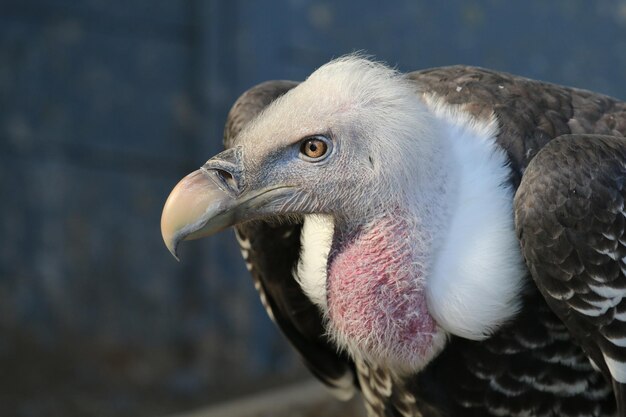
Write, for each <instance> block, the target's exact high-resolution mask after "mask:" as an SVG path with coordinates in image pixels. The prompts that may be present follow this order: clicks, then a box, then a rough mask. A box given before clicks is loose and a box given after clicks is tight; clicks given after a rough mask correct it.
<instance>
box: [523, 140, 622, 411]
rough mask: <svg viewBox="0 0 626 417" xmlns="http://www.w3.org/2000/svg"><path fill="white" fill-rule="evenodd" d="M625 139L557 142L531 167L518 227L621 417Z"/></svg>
mask: <svg viewBox="0 0 626 417" xmlns="http://www.w3.org/2000/svg"><path fill="white" fill-rule="evenodd" d="M625 198H626V138H623V137H609V136H598V135H570V136H563V137H561V138H558V139H556V140H554V141H552V142H551V143H550V144H548V145H547V146H545V147H544V148H543V149H542V150H541V151H540V152H539V154H538V155H537V157H536V158H535V159H534V160H533V161H532V162H531V163H530V165H529V166H528V169H527V170H526V172H525V174H524V177H523V178H522V183H521V185H520V187H519V189H518V192H517V195H516V199H515V212H516V228H517V232H518V235H519V238H520V242H521V244H522V250H523V253H524V257H525V258H526V261H527V263H528V266H529V268H530V271H531V273H532V276H533V278H534V280H535V282H536V283H537V286H538V287H539V289H540V290H541V292H542V294H543V295H544V297H545V298H546V300H547V302H548V304H549V305H550V306H551V308H552V309H553V310H554V311H555V312H556V313H557V315H558V316H559V317H560V318H561V320H563V322H564V323H565V324H566V326H567V327H568V329H569V330H570V331H571V332H572V334H573V335H574V336H575V337H577V339H578V341H579V343H580V344H581V346H582V347H583V349H584V350H585V351H586V353H587V354H588V355H589V357H590V358H591V359H593V362H594V363H595V364H596V365H597V366H598V367H599V368H600V369H601V370H602V371H603V373H604V374H605V376H606V377H607V378H609V379H611V380H613V381H614V391H615V394H616V397H617V398H618V408H619V410H620V412H621V414H620V415H624V414H626V408H625V407H626V404H625V403H624V399H625V397H624V396H625V393H626V385H624V384H620V383H619V382H618V381H617V380H621V382H626V275H625V273H626V208H625V207H624V200H625Z"/></svg>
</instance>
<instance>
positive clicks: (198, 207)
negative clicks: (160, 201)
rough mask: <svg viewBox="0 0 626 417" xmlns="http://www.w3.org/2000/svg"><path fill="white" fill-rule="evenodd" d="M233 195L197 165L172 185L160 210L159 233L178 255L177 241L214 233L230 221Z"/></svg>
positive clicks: (228, 224)
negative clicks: (192, 170)
mask: <svg viewBox="0 0 626 417" xmlns="http://www.w3.org/2000/svg"><path fill="white" fill-rule="evenodd" d="M235 201H236V199H235V198H234V197H233V196H232V195H230V193H228V192H227V191H226V190H224V189H223V188H221V187H220V186H219V185H218V183H217V181H214V180H212V179H211V178H210V172H209V171H207V170H205V169H203V168H200V169H198V170H196V171H194V172H192V173H191V174H189V175H187V176H186V177H185V178H183V179H182V180H180V182H179V183H178V184H177V185H176V187H174V189H173V190H172V192H171V193H170V195H169V197H168V198H167V201H166V202H165V206H164V207H163V213H162V214H161V235H162V236H163V240H164V241H165V246H167V249H169V251H170V252H171V253H172V255H174V257H175V258H176V259H178V254H177V249H178V244H179V243H180V242H181V241H183V240H191V239H199V238H201V237H205V236H209V235H211V234H213V233H217V232H219V231H220V230H222V229H225V228H227V227H228V226H231V225H232V224H233V216H232V215H228V213H229V210H228V209H229V208H232V206H233V205H234V203H235Z"/></svg>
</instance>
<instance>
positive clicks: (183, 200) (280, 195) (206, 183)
mask: <svg viewBox="0 0 626 417" xmlns="http://www.w3.org/2000/svg"><path fill="white" fill-rule="evenodd" d="M233 155H235V153H234V152H232V149H231V150H227V151H224V152H223V153H222V154H220V155H218V156H216V157H214V158H213V159H210V160H209V161H208V162H207V163H206V164H205V165H204V166H203V167H202V168H200V169H198V170H196V171H194V172H192V173H191V174H189V175H187V176H186V177H185V178H183V179H182V180H181V181H180V182H179V183H178V184H177V185H176V187H174V189H173V190H172V192H171V193H170V195H169V197H168V198H167V201H166V202H165V206H164V207H163V214H162V215H161V234H162V236H163V240H164V241H165V246H167V248H168V249H169V251H170V252H171V253H172V255H174V257H175V258H176V259H178V251H177V250H178V245H179V243H180V242H182V241H183V240H191V239H199V238H202V237H205V236H209V235H212V234H214V233H217V232H219V231H221V230H223V229H226V228H227V227H229V226H232V225H235V224H237V223H241V222H243V221H247V220H253V219H258V218H262V217H265V216H268V215H272V214H275V213H277V212H280V210H281V208H282V206H283V204H282V203H283V202H284V201H286V200H285V199H288V198H290V197H291V196H292V195H293V194H294V193H295V191H296V189H295V188H294V187H291V186H287V185H273V186H270V187H264V188H262V189H246V186H245V184H244V175H243V168H242V164H241V163H240V161H239V158H238V157H237V158H236V155H235V156H233ZM234 159H237V160H234Z"/></svg>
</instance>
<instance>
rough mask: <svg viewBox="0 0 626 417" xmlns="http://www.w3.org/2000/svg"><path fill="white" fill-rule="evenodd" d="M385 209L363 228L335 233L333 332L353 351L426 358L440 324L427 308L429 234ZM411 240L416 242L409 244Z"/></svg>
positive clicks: (405, 359) (382, 357)
mask: <svg viewBox="0 0 626 417" xmlns="http://www.w3.org/2000/svg"><path fill="white" fill-rule="evenodd" d="M414 230H415V226H413V225H410V224H408V222H407V221H406V220H405V218H404V217H403V216H396V215H386V216H384V217H381V218H379V219H376V220H374V221H373V222H372V223H370V224H369V225H368V227H367V229H365V230H359V231H356V232H351V233H347V234H345V235H341V236H338V235H340V233H335V237H334V239H333V243H332V247H331V253H330V257H329V263H328V280H327V297H328V298H327V300H328V314H329V319H330V320H329V322H330V326H331V333H332V334H333V335H334V336H335V338H336V339H337V342H339V344H340V345H342V346H344V347H347V348H348V349H349V350H350V351H352V353H354V351H355V350H356V351H357V352H360V353H361V355H363V356H365V357H366V358H367V357H369V358H370V359H373V360H376V361H382V362H388V363H389V362H391V361H399V362H400V367H406V364H415V363H416V362H418V363H419V362H424V361H425V360H426V359H427V357H429V356H430V355H431V354H432V350H433V343H434V342H433V338H434V335H435V333H436V332H437V329H438V326H437V324H436V323H435V321H434V319H433V318H432V316H431V315H430V313H429V312H428V307H427V302H426V295H425V289H424V285H425V276H426V275H427V272H428V271H427V269H428V267H429V265H426V262H424V260H425V259H428V256H425V255H427V254H428V251H429V250H430V249H429V248H430V245H429V242H430V236H423V238H422V239H417V243H416V239H411V238H410V235H411V233H412V232H413V231H414ZM411 242H413V243H412V244H411Z"/></svg>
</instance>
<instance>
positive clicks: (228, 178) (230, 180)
mask: <svg viewBox="0 0 626 417" xmlns="http://www.w3.org/2000/svg"><path fill="white" fill-rule="evenodd" d="M215 172H216V174H217V175H218V176H219V177H220V179H221V180H222V181H224V184H226V185H227V186H228V188H230V189H231V190H237V189H238V187H237V181H235V178H234V177H233V174H231V173H230V172H228V171H224V170H223V169H216V170H215Z"/></svg>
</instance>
